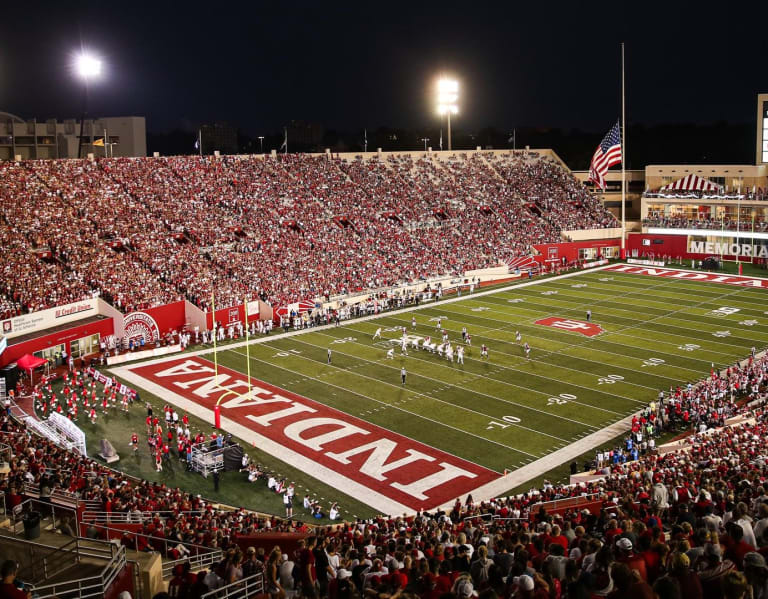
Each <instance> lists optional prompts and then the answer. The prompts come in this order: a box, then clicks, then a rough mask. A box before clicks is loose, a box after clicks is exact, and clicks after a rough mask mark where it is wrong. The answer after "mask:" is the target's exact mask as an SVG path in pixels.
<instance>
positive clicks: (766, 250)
mask: <svg viewBox="0 0 768 599" xmlns="http://www.w3.org/2000/svg"><path fill="white" fill-rule="evenodd" d="M688 253H690V254H714V255H717V256H720V255H725V256H744V257H746V258H768V246H765V245H757V244H754V245H753V244H751V243H728V242H722V243H720V242H712V241H693V240H691V241H690V242H689V243H688Z"/></svg>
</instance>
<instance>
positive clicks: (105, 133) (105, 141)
mask: <svg viewBox="0 0 768 599" xmlns="http://www.w3.org/2000/svg"><path fill="white" fill-rule="evenodd" d="M108 143H109V142H108V141H107V130H106V129H104V158H107V144H108Z"/></svg>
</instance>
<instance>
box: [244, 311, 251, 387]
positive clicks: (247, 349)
mask: <svg viewBox="0 0 768 599" xmlns="http://www.w3.org/2000/svg"><path fill="white" fill-rule="evenodd" d="M243 313H244V314H245V317H244V318H245V359H246V361H247V363H248V399H252V398H253V395H251V331H250V328H249V327H248V299H247V298H243Z"/></svg>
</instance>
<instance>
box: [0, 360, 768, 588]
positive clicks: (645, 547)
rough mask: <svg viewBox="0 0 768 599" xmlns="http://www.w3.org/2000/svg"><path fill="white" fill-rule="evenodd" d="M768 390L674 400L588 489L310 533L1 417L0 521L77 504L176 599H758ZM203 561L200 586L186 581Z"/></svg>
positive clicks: (723, 382)
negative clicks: (250, 587) (243, 597)
mask: <svg viewBox="0 0 768 599" xmlns="http://www.w3.org/2000/svg"><path fill="white" fill-rule="evenodd" d="M767 378H768V357H766V356H764V355H763V356H752V357H750V358H749V359H747V360H745V361H744V362H742V363H740V364H734V365H733V366H731V367H729V368H726V369H723V370H721V371H713V372H712V373H711V375H710V376H709V377H707V378H706V379H705V380H702V381H699V382H698V383H696V384H691V385H689V386H686V387H677V388H672V389H670V390H669V392H668V393H665V394H664V396H663V397H660V398H659V400H658V401H655V402H652V403H651V404H650V405H649V406H648V407H647V408H646V409H645V410H644V411H643V412H642V413H641V414H639V415H638V416H637V417H636V418H635V419H634V420H633V423H632V430H631V431H629V434H628V437H627V439H626V440H625V441H624V443H623V444H622V446H621V447H617V448H615V449H614V450H612V451H606V452H600V454H599V455H598V456H597V458H596V459H595V461H594V462H593V463H591V464H589V469H590V472H589V475H590V479H589V480H587V481H586V482H582V483H577V484H574V485H558V486H556V485H552V484H549V483H545V484H544V486H543V487H542V488H540V489H532V490H531V491H530V492H528V493H525V494H522V495H518V496H513V497H506V498H497V499H493V500H489V501H479V502H474V501H473V500H472V498H471V497H468V498H467V499H466V501H464V502H462V501H459V500H458V499H457V501H456V503H455V505H454V506H453V507H452V509H449V510H438V511H436V512H433V513H417V514H416V515H410V516H409V515H403V516H400V517H389V516H380V517H377V518H373V519H370V520H359V521H356V522H349V523H344V524H341V525H339V526H330V527H320V528H315V529H312V530H310V529H309V528H308V527H307V526H306V525H304V524H302V523H300V522H297V521H291V520H280V519H279V518H276V517H265V516H263V515H257V514H252V513H250V512H247V511H246V510H242V509H223V508H219V507H215V506H214V505H212V504H210V503H209V502H207V501H205V500H204V499H202V498H200V497H196V496H192V495H190V494H189V493H185V492H184V491H182V490H180V489H173V488H168V487H166V486H165V485H162V484H158V483H150V482H147V481H137V480H134V479H131V478H129V477H127V476H125V475H123V474H120V473H119V472H116V471H113V470H111V469H109V468H106V467H104V466H101V465H99V464H97V463H96V462H94V461H92V460H89V459H88V458H85V457H82V456H80V455H77V454H73V453H69V452H67V451H66V450H63V449H61V448H59V447H57V446H56V445H54V444H53V443H51V442H50V441H48V440H45V439H41V438H39V437H37V436H35V435H32V434H29V432H28V431H25V430H24V427H23V425H19V424H18V423H16V422H14V421H13V420H12V419H11V418H10V417H9V416H8V415H7V414H4V415H3V416H2V418H1V420H0V431H2V432H0V436H1V437H2V442H3V443H5V444H6V445H7V446H8V447H9V448H10V453H11V456H10V459H9V472H8V473H7V474H6V475H3V476H2V480H0V491H3V493H4V497H5V501H6V505H7V507H8V509H9V510H10V511H13V508H14V506H17V505H21V504H22V503H23V502H24V501H25V500H26V499H27V498H29V497H42V496H52V495H53V494H54V493H58V494H59V495H60V496H70V497H72V496H74V497H76V501H77V502H79V503H80V504H81V506H82V513H81V519H80V524H79V526H80V527H81V529H82V530H81V531H80V532H81V534H82V536H85V537H91V538H114V539H117V540H119V542H120V543H122V544H123V545H124V546H125V547H128V548H131V549H138V550H139V551H144V552H152V551H158V552H160V553H161V554H162V555H163V557H164V558H165V559H167V560H169V564H171V565H172V568H171V569H170V571H169V575H172V576H173V578H172V580H171V581H170V589H169V590H171V589H172V591H173V593H176V596H185V597H198V596H201V595H202V594H203V593H205V592H209V591H210V590H216V589H220V588H223V587H224V586H226V585H227V584H231V583H234V582H237V581H238V580H246V581H250V580H251V577H252V576H256V575H258V576H260V577H263V579H264V583H265V585H266V589H267V591H268V592H269V594H270V595H272V596H273V597H282V596H285V594H286V593H295V592H297V590H298V592H299V593H300V594H301V595H302V596H316V595H317V594H319V595H320V596H321V597H333V598H338V597H340V596H349V597H354V596H357V595H360V596H363V595H366V596H369V597H372V596H381V595H384V594H386V595H392V594H403V593H405V594H409V595H411V596H420V597H423V598H425V599H429V598H437V597H439V596H442V595H443V594H444V593H452V595H451V596H456V597H462V598H468V597H474V596H477V595H483V596H484V597H494V596H496V597H526V598H528V597H541V598H542V599H543V598H544V597H560V598H563V597H568V598H577V597H624V596H625V595H626V596H628V597H653V596H654V595H653V591H655V592H656V593H657V596H659V597H685V598H686V599H687V598H689V597H690V598H694V599H696V598H700V597H701V598H704V597H706V598H717V599H720V598H726V597H728V598H730V597H739V596H742V595H739V594H732V593H731V591H732V589H733V588H737V590H738V589H739V588H741V589H742V590H743V591H744V592H751V595H750V596H751V597H765V596H766V595H765V592H766V590H768V568H766V565H765V556H766V554H768V532H766V531H768V492H766V486H765V485H766V475H767V474H768V462H767V461H766V455H765V443H764V439H765V434H766V427H768V415H766V412H765V410H764V405H765V399H766V379H767ZM42 384H43V385H44V383H42ZM662 430H668V431H678V432H681V433H683V434H684V435H685V436H684V437H683V438H682V439H681V440H680V441H679V442H677V443H675V444H672V445H671V446H669V447H665V448H657V447H655V446H654V445H653V444H652V443H648V442H647V440H648V439H653V438H654V437H655V436H656V435H657V433H658V432H660V431H662ZM640 439H643V441H640ZM54 464H55V466H54V467H52V466H51V465H54ZM245 475H246V476H247V474H245ZM276 531H278V532H284V533H298V536H295V537H292V540H293V541H294V544H295V541H296V540H297V539H300V540H298V546H297V548H296V550H295V551H291V550H290V549H288V545H286V544H284V545H283V549H281V548H280V547H279V546H278V547H274V548H273V549H272V550H271V551H269V550H267V551H266V552H264V551H263V549H264V548H263V545H261V546H260V549H259V550H258V551H257V550H256V549H250V547H251V545H260V544H259V543H258V542H257V539H258V535H259V534H267V533H274V532H276ZM265 538H267V537H265ZM219 550H223V551H224V553H218V551H219ZM206 551H209V552H213V554H212V556H211V559H210V560H209V561H208V562H207V563H209V564H210V568H209V569H208V570H204V571H202V573H200V574H197V575H195V574H192V573H191V571H190V569H189V568H188V567H187V568H186V569H185V566H184V564H185V563H186V561H188V560H189V559H194V558H195V557H197V556H199V555H200V554H201V553H205V552H206ZM179 560H180V561H179ZM195 563H197V564H200V563H202V562H200V561H197V562H195ZM297 566H298V567H297ZM652 589H653V591H652ZM670 589H671V590H670Z"/></svg>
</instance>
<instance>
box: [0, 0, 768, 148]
mask: <svg viewBox="0 0 768 599" xmlns="http://www.w3.org/2000/svg"><path fill="white" fill-rule="evenodd" d="M623 4H626V5H628V7H627V8H624V9H622V8H621V6H617V4H594V3H580V2H576V3H574V2H569V3H567V5H566V4H564V5H563V8H559V5H558V3H553V2H542V1H537V0H525V1H523V2H519V1H505V2H495V3H492V2H482V1H481V2H467V1H464V2H448V1H445V2H440V3H431V2H419V1H418V0H412V1H411V2H408V3H393V2H386V1H378V2H370V1H365V0H360V1H358V2H354V3H344V2H319V1H318V2H313V3H304V2H295V1H294V2H287V1H277V2H272V3H262V2H248V3H242V4H239V3H226V2H206V3H195V2H169V1H163V0H156V2H153V3H141V2H132V1H118V2H106V1H100V2H57V3H40V2H29V3H24V2H7V3H5V4H4V6H3V8H2V11H1V13H0V110H4V111H8V112H12V113H16V114H19V115H20V116H22V117H24V118H31V117H37V118H39V119H44V118H47V117H52V116H54V117H58V118H66V117H72V116H75V117H77V116H79V113H80V110H81V101H82V100H81V98H82V92H81V89H82V88H81V84H80V82H79V81H78V80H76V79H75V77H74V76H73V75H72V73H71V68H70V62H71V56H72V55H73V54H74V52H75V51H77V50H78V49H79V48H80V46H81V44H82V46H83V47H85V48H88V49H90V50H92V51H93V52H94V53H96V54H98V55H99V56H100V57H101V58H102V59H103V61H104V64H105V69H106V73H105V76H104V77H103V79H102V80H101V81H99V82H98V83H97V84H95V85H93V87H92V89H91V94H90V103H91V114H94V115H96V116H99V115H104V116H120V115H144V116H146V117H147V128H148V130H150V131H156V132H162V131H168V130H171V129H175V128H182V129H187V130H193V129H195V128H196V127H197V125H198V124H199V123H200V122H213V121H226V122H229V123H230V124H234V125H236V126H238V127H240V128H241V129H242V130H243V131H245V132H247V133H248V134H250V135H259V134H263V133H270V132H274V131H278V130H279V129H280V127H282V125H283V124H285V123H286V122H287V121H289V120H291V119H299V120H304V121H314V122H319V123H322V124H323V125H325V126H326V127H329V128H338V129H344V130H354V129H357V128H362V127H367V128H368V129H369V130H370V129H373V128H376V127H378V126H382V125H387V126H390V127H403V128H419V127H431V126H434V124H435V122H436V121H437V117H436V116H435V112H434V109H433V104H432V100H431V91H432V85H433V83H434V79H435V76H436V75H437V74H439V73H440V72H446V73H451V74H454V75H455V76H456V77H457V78H458V79H459V80H460V81H461V86H462V90H461V99H460V105H461V114H460V115H459V117H458V118H457V119H456V120H455V121H454V123H455V127H458V128H464V129H470V130H471V129H479V128H482V127H487V126H493V127H496V128H497V129H499V130H510V129H511V128H512V127H525V126H529V127H531V126H536V127H559V128H565V129H570V128H577V129H582V130H586V131H592V132H600V131H607V130H608V128H609V127H610V126H611V125H612V124H613V122H615V120H616V118H617V117H618V115H619V111H620V95H619V94H620V91H619V90H620V88H619V82H620V71H619V67H620V58H619V56H620V55H619V43H620V42H621V41H625V42H626V44H627V78H628V79H627V110H628V113H627V114H628V121H629V122H630V123H634V124H639V125H645V126H652V125H654V124H658V123H679V122H690V123H698V124H704V123H714V122H717V121H728V122H732V123H753V122H754V118H755V94H757V93H758V92H761V91H762V92H764V91H768V69H766V63H767V62H768V61H767V59H766V57H768V41H766V40H768V10H766V8H765V5H764V4H761V3H757V2H756V3H752V4H751V5H747V4H742V5H741V6H737V5H738V4H739V3H719V4H718V5H717V9H716V10H708V9H707V5H706V4H698V5H697V6H696V8H695V9H693V8H683V7H675V6H674V5H673V4H674V3H670V2H668V3H659V4H652V3H644V4H641V3H623Z"/></svg>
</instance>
